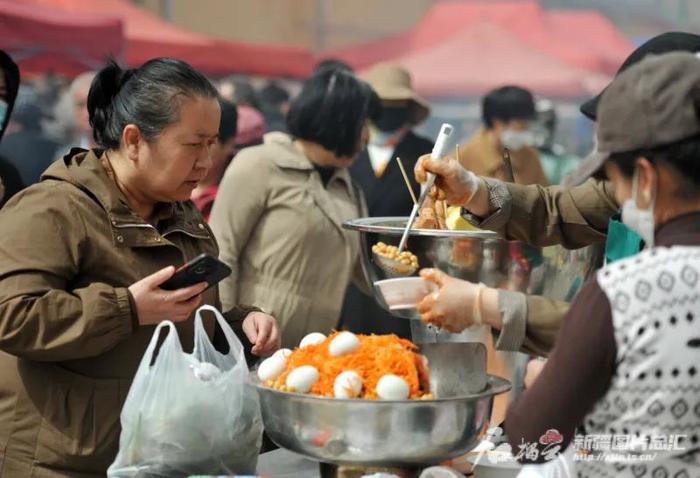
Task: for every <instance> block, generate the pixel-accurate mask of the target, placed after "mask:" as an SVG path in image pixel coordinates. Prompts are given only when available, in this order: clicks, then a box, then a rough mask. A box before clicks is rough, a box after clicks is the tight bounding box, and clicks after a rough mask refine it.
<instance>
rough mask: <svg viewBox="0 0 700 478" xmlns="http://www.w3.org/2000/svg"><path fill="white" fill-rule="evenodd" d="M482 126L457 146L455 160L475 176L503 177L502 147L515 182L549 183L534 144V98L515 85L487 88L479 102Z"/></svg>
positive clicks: (505, 174)
mask: <svg viewBox="0 0 700 478" xmlns="http://www.w3.org/2000/svg"><path fill="white" fill-rule="evenodd" d="M481 106H482V108H481V117H482V127H481V128H479V130H477V131H476V133H474V135H473V136H472V137H471V138H470V139H469V140H468V141H467V142H466V143H465V144H463V145H461V146H460V149H459V158H458V159H459V162H460V163H461V164H462V166H464V167H465V168H467V169H469V170H471V171H473V172H474V173H475V174H477V175H479V176H486V177H489V178H496V179H502V180H507V179H508V178H507V172H506V168H505V165H504V162H503V149H504V148H508V150H509V151H510V157H511V162H512V164H513V173H514V175H515V182H517V183H519V184H541V185H547V184H549V183H548V181H547V178H546V177H545V174H544V171H543V170H542V166H541V165H540V161H539V153H538V152H537V150H536V149H535V148H534V146H535V144H536V138H535V134H534V131H533V130H532V124H533V122H534V120H535V117H536V115H535V100H534V98H533V96H532V93H531V92H530V91H528V90H526V89H525V88H521V87H519V86H503V87H501V88H497V89H495V90H492V91H491V92H489V93H488V94H487V95H486V96H484V98H483V100H482V103H481Z"/></svg>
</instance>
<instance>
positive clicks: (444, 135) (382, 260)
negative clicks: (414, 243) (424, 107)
mask: <svg viewBox="0 0 700 478" xmlns="http://www.w3.org/2000/svg"><path fill="white" fill-rule="evenodd" d="M452 131H454V127H453V126H452V125H451V124H447V123H443V124H442V126H441V127H440V133H439V134H438V137H437V139H436V140H435V146H434V147H433V151H432V152H431V153H430V157H431V158H432V159H435V160H440V159H442V157H443V156H445V154H446V152H447V140H448V138H449V137H450V135H451V134H452ZM434 184H435V175H434V174H433V173H428V179H427V181H426V182H425V184H424V185H423V187H422V189H421V193H420V196H419V197H418V201H416V202H415V203H414V204H413V210H411V216H410V217H409V218H408V222H407V223H406V229H404V231H403V235H402V236H401V242H399V251H398V254H401V253H402V252H404V249H405V248H406V241H407V240H408V233H409V231H410V230H411V228H412V227H413V224H414V223H415V222H416V217H417V216H418V211H420V209H421V208H422V207H423V203H424V202H425V198H427V197H428V193H429V192H430V189H431V188H432V187H433V185H434ZM374 257H375V260H376V261H377V263H378V265H379V266H380V267H381V268H382V269H383V270H384V271H385V272H387V273H389V274H392V275H398V276H410V275H412V274H413V273H414V272H415V271H416V267H415V266H412V265H407V264H403V263H401V262H400V261H399V260H397V259H394V258H391V257H386V256H382V255H379V254H375V255H374Z"/></svg>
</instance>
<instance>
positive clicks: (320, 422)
mask: <svg viewBox="0 0 700 478" xmlns="http://www.w3.org/2000/svg"><path fill="white" fill-rule="evenodd" d="M421 353H423V354H425V355H426V356H427V357H428V360H429V363H430V375H431V391H433V393H434V394H435V396H436V397H437V398H436V399H434V400H402V401H379V400H358V399H355V400H341V399H332V398H323V397H315V396H311V395H303V394H296V393H285V392H280V391H277V390H274V389H271V388H268V387H265V386H263V385H261V384H260V382H259V381H258V380H257V377H256V376H254V375H251V383H252V385H253V386H254V387H255V388H257V391H258V394H259V396H260V406H261V410H262V415H263V421H264V423H265V431H266V432H267V434H268V435H269V437H270V438H271V439H272V441H274V442H275V443H276V444H277V445H279V446H281V447H283V448H287V449H289V450H291V451H293V452H296V453H299V454H301V455H304V456H306V457H309V458H312V459H314V460H318V461H322V462H326V463H333V464H338V465H381V466H412V465H423V466H424V465H426V464H432V463H439V462H441V461H444V460H447V459H450V458H454V457H456V456H460V455H463V454H464V453H466V452H467V451H469V450H471V449H472V448H473V447H474V446H475V445H476V444H477V442H478V440H479V438H480V436H481V435H482V433H483V432H484V431H485V429H486V427H487V426H488V423H489V418H490V415H491V405H492V401H493V397H494V396H495V395H497V394H500V393H504V392H507V391H508V390H509V389H510V383H509V382H508V381H506V380H504V379H502V378H499V377H495V376H486V374H485V359H486V356H485V354H486V352H485V349H484V348H483V345H482V344H426V345H423V346H421Z"/></svg>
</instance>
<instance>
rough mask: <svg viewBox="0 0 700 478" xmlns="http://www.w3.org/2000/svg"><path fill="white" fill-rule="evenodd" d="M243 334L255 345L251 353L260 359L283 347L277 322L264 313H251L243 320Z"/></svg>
mask: <svg viewBox="0 0 700 478" xmlns="http://www.w3.org/2000/svg"><path fill="white" fill-rule="evenodd" d="M243 332H244V333H245V335H246V337H248V340H250V343H251V344H253V349H252V350H251V352H252V353H253V354H254V355H257V356H258V357H267V356H268V355H272V354H273V353H274V352H276V351H277V350H278V349H279V348H280V345H281V337H280V331H279V327H278V326H277V321H276V320H275V318H274V317H272V316H271V315H268V314H266V313H264V312H251V313H250V314H248V315H247V316H246V318H245V319H243Z"/></svg>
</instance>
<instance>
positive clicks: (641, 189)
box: [637, 157, 659, 209]
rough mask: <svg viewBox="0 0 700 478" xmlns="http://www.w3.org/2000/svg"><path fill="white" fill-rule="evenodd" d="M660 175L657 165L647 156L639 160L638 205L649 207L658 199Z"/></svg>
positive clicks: (644, 207) (643, 207)
mask: <svg viewBox="0 0 700 478" xmlns="http://www.w3.org/2000/svg"><path fill="white" fill-rule="evenodd" d="M658 184H659V176H658V173H657V171H656V167H655V166H654V165H653V164H652V162H651V161H649V160H648V159H647V158H644V157H641V158H639V160H637V205H638V206H639V207H641V208H642V209H649V208H650V207H651V205H652V203H653V202H654V201H655V200H656V192H657V190H658Z"/></svg>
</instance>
